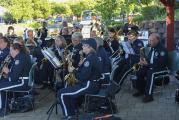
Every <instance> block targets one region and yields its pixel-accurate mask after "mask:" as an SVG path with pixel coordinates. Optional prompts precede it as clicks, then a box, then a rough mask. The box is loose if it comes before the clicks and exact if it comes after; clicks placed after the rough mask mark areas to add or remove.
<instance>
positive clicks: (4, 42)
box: [0, 37, 10, 64]
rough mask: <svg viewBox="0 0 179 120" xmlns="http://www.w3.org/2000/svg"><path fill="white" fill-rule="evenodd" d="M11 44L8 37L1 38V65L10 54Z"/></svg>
mask: <svg viewBox="0 0 179 120" xmlns="http://www.w3.org/2000/svg"><path fill="white" fill-rule="evenodd" d="M9 46H10V42H9V40H8V39H7V38H6V37H2V38H0V64H1V62H2V61H4V59H5V58H6V57H7V55H8V54H9Z"/></svg>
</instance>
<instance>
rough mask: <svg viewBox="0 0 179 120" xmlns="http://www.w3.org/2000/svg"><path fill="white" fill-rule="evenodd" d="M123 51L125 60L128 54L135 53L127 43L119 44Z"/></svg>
mask: <svg viewBox="0 0 179 120" xmlns="http://www.w3.org/2000/svg"><path fill="white" fill-rule="evenodd" d="M121 44H122V47H123V50H124V51H125V53H126V54H125V58H128V57H129V54H132V55H134V54H135V52H134V50H133V48H132V46H131V45H130V43H129V42H121Z"/></svg>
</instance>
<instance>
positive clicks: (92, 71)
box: [76, 52, 101, 82]
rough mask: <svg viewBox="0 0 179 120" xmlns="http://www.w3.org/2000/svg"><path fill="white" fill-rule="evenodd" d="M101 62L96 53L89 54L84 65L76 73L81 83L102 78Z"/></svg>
mask: <svg viewBox="0 0 179 120" xmlns="http://www.w3.org/2000/svg"><path fill="white" fill-rule="evenodd" d="M100 68H101V67H100V61H99V58H98V57H97V55H96V53H94V52H93V53H89V54H88V55H87V57H86V59H85V60H84V62H83V64H82V65H81V66H80V67H79V69H78V71H77V72H76V78H77V80H78V81H80V82H87V81H88V80H97V79H99V78H100V77H101V70H100Z"/></svg>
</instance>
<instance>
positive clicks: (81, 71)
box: [58, 38, 101, 120]
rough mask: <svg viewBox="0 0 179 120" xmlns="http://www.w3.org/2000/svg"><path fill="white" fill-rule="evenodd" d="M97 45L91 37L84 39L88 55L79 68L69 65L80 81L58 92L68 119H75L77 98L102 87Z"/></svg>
mask: <svg viewBox="0 0 179 120" xmlns="http://www.w3.org/2000/svg"><path fill="white" fill-rule="evenodd" d="M96 47H97V44H96V41H95V40H94V39H92V38H89V39H88V40H86V41H84V43H83V52H84V53H85V54H86V56H87V57H86V59H85V60H84V62H83V63H82V64H81V66H80V67H79V68H78V69H77V70H75V68H74V67H68V71H69V72H71V73H72V72H73V73H72V74H75V77H76V79H77V80H78V82H77V83H76V84H75V85H74V86H68V87H67V88H63V89H61V90H60V91H59V92H58V98H59V102H60V105H61V108H62V111H63V114H64V117H65V118H64V119H66V120H72V119H75V118H74V117H75V111H76V110H77V104H76V103H77V101H76V99H77V98H79V97H81V96H83V95H85V94H95V93H97V92H98V91H99V89H100V84H99V81H98V79H99V78H100V76H101V71H100V68H101V67H100V61H99V59H98V57H97V55H96ZM75 120H76V119H75Z"/></svg>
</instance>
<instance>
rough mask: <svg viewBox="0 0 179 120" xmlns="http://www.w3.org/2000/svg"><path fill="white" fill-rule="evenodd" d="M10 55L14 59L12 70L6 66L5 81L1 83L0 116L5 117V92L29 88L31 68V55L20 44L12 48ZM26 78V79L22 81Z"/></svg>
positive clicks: (13, 45)
mask: <svg viewBox="0 0 179 120" xmlns="http://www.w3.org/2000/svg"><path fill="white" fill-rule="evenodd" d="M10 55H11V57H12V58H13V61H12V62H13V63H12V66H11V68H8V67H7V66H4V68H3V69H2V73H3V75H4V79H3V80H1V81H0V99H1V100H0V116H4V115H5V114H6V113H5V112H7V111H5V100H6V95H5V91H4V90H23V89H25V88H27V87H28V79H27V78H25V77H29V72H30V68H31V60H30V55H29V53H28V51H26V49H25V48H24V47H23V46H21V45H20V44H18V43H14V44H12V45H11V47H10ZM22 77H24V79H22Z"/></svg>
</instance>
